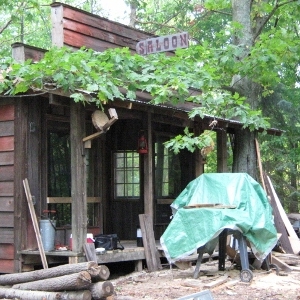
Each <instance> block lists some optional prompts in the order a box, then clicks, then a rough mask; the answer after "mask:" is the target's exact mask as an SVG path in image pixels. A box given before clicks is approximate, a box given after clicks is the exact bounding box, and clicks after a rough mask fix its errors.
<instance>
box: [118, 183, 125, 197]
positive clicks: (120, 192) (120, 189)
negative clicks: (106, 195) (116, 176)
mask: <svg viewBox="0 0 300 300" xmlns="http://www.w3.org/2000/svg"><path fill="white" fill-rule="evenodd" d="M124 188H125V185H124V184H117V185H116V193H117V197H124V196H126V195H125V194H124Z"/></svg>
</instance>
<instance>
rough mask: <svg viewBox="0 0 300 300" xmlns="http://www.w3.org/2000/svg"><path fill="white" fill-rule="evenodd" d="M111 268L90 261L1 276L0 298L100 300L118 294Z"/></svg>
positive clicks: (23, 299) (22, 299)
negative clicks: (115, 290)
mask: <svg viewBox="0 0 300 300" xmlns="http://www.w3.org/2000/svg"><path fill="white" fill-rule="evenodd" d="M109 276H110V272H109V269H108V268H107V267H106V266H105V265H98V264H97V262H94V261H89V262H84V263H78V264H67V265H61V266H58V267H53V268H48V269H42V270H36V271H31V272H25V273H15V274H5V275H0V298H7V299H15V298H17V299H21V300H25V299H31V300H40V299H47V300H54V299H55V300H56V299H68V300H92V299H95V300H98V299H106V298H107V297H109V296H111V295H112V294H113V293H114V287H113V285H112V283H111V282H110V281H106V280H107V279H108V278H109Z"/></svg>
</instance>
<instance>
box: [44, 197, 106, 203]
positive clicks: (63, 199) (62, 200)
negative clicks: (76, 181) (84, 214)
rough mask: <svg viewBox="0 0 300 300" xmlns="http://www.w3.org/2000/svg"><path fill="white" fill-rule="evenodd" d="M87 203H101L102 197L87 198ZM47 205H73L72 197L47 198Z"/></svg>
mask: <svg viewBox="0 0 300 300" xmlns="http://www.w3.org/2000/svg"><path fill="white" fill-rule="evenodd" d="M86 199H87V203H100V202H101V197H87V198H86ZM47 203H50V204H55V203H72V197H47Z"/></svg>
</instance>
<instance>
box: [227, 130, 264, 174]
mask: <svg viewBox="0 0 300 300" xmlns="http://www.w3.org/2000/svg"><path fill="white" fill-rule="evenodd" d="M255 138H256V133H255V132H253V131H250V130H249V129H243V130H236V132H235V136H234V149H233V167H232V171H233V173H248V174H249V175H250V176H251V177H253V178H254V179H257V178H258V176H257V155H256V148H255Z"/></svg>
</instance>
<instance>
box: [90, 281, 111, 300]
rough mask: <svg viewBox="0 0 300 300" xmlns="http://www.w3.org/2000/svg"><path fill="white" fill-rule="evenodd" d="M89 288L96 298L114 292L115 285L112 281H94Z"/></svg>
mask: <svg viewBox="0 0 300 300" xmlns="http://www.w3.org/2000/svg"><path fill="white" fill-rule="evenodd" d="M89 289H90V291H91V294H92V298H93V299H94V300H98V299H102V298H106V297H108V296H111V295H112V294H113V293H114V286H113V284H112V283H111V282H110V281H104V282H97V283H93V284H92V285H91V286H90V288H89Z"/></svg>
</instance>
